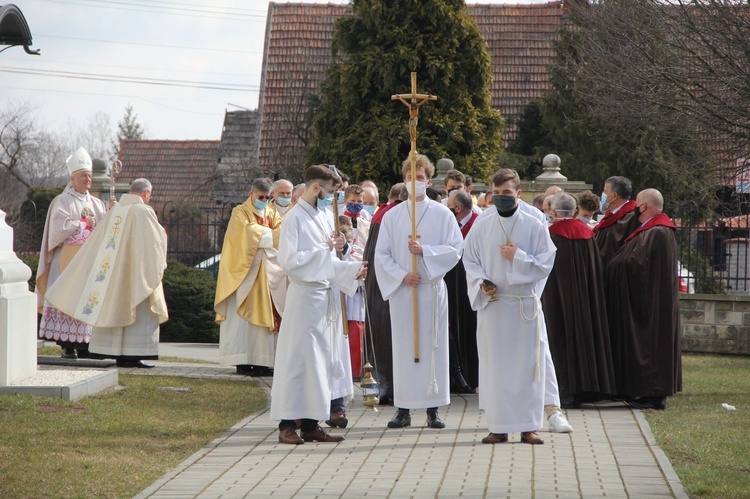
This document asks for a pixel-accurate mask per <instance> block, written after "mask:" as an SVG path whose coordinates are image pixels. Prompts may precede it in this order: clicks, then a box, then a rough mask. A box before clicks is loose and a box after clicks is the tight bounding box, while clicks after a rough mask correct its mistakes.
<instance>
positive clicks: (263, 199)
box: [255, 196, 271, 201]
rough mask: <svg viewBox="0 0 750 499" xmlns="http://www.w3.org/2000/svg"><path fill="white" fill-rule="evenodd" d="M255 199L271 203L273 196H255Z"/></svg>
mask: <svg viewBox="0 0 750 499" xmlns="http://www.w3.org/2000/svg"><path fill="white" fill-rule="evenodd" d="M255 197H256V198H258V199H259V200H260V201H270V200H271V196H255Z"/></svg>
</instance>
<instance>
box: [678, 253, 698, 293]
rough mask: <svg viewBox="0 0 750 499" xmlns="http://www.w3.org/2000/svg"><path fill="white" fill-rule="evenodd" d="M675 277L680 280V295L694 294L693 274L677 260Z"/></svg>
mask: <svg viewBox="0 0 750 499" xmlns="http://www.w3.org/2000/svg"><path fill="white" fill-rule="evenodd" d="M677 277H679V278H680V293H686V294H691V295H692V294H695V278H694V277H693V273H692V272H690V271H689V270H688V269H687V268H685V267H683V266H682V263H680V261H679V260H677Z"/></svg>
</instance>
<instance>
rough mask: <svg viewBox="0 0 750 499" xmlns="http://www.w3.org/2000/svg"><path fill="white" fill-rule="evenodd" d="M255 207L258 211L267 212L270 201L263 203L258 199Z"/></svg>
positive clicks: (254, 203)
mask: <svg viewBox="0 0 750 499" xmlns="http://www.w3.org/2000/svg"><path fill="white" fill-rule="evenodd" d="M253 206H255V208H257V210H258V211H265V209H266V206H268V201H261V200H260V199H256V200H255V201H253Z"/></svg>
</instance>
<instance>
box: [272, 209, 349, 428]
mask: <svg viewBox="0 0 750 499" xmlns="http://www.w3.org/2000/svg"><path fill="white" fill-rule="evenodd" d="M333 230H334V225H333V217H332V214H331V212H330V210H319V209H317V208H316V207H315V206H311V205H310V204H309V203H307V202H306V201H305V200H303V199H300V200H299V201H298V202H297V204H296V205H295V206H294V207H293V208H292V209H291V210H289V211H288V212H287V214H286V215H285V216H284V221H283V223H282V224H281V235H280V238H279V254H278V261H279V265H280V266H281V268H282V269H284V271H286V273H287V277H288V279H289V288H288V290H287V297H286V308H285V310H286V314H285V316H284V320H283V321H282V322H281V329H280V331H279V335H278V336H279V340H278V344H277V348H276V362H275V366H274V379H273V387H272V389H271V411H270V417H271V419H272V420H280V419H286V420H290V419H301V418H305V419H315V420H323V419H328V417H329V409H330V403H331V400H332V399H334V398H337V397H341V396H345V395H344V394H342V393H341V392H342V391H345V392H349V393H353V385H352V381H351V372H349V377H348V378H346V375H345V373H344V368H345V363H344V362H342V358H343V355H344V354H345V353H348V349H343V348H342V347H341V345H342V344H344V343H343V341H344V335H343V330H342V325H341V324H342V322H341V316H340V309H339V305H338V304H339V303H340V301H341V300H340V297H339V295H338V291H339V290H343V291H344V292H345V293H346V294H348V295H351V294H352V293H354V291H355V290H356V289H357V279H356V276H357V273H358V271H359V268H360V267H361V263H360V262H344V261H340V260H339V259H338V258H337V257H336V253H335V252H334V251H333V250H331V249H329V247H328V245H327V244H326V242H325V241H326V239H328V238H329V237H330V236H331V234H332V233H333ZM332 286H337V287H338V289H334V288H332ZM346 360H347V364H350V362H348V357H346ZM334 381H336V383H334ZM345 384H346V385H348V386H350V387H351V388H347V389H346V390H342V387H343V385H345ZM335 385H337V386H335Z"/></svg>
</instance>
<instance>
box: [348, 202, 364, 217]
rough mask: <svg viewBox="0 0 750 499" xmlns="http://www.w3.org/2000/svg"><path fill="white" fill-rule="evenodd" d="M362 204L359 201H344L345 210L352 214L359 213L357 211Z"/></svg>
mask: <svg viewBox="0 0 750 499" xmlns="http://www.w3.org/2000/svg"><path fill="white" fill-rule="evenodd" d="M363 206H364V205H362V204H361V203H346V211H348V212H349V213H351V214H352V215H359V212H360V211H362V208H363Z"/></svg>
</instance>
